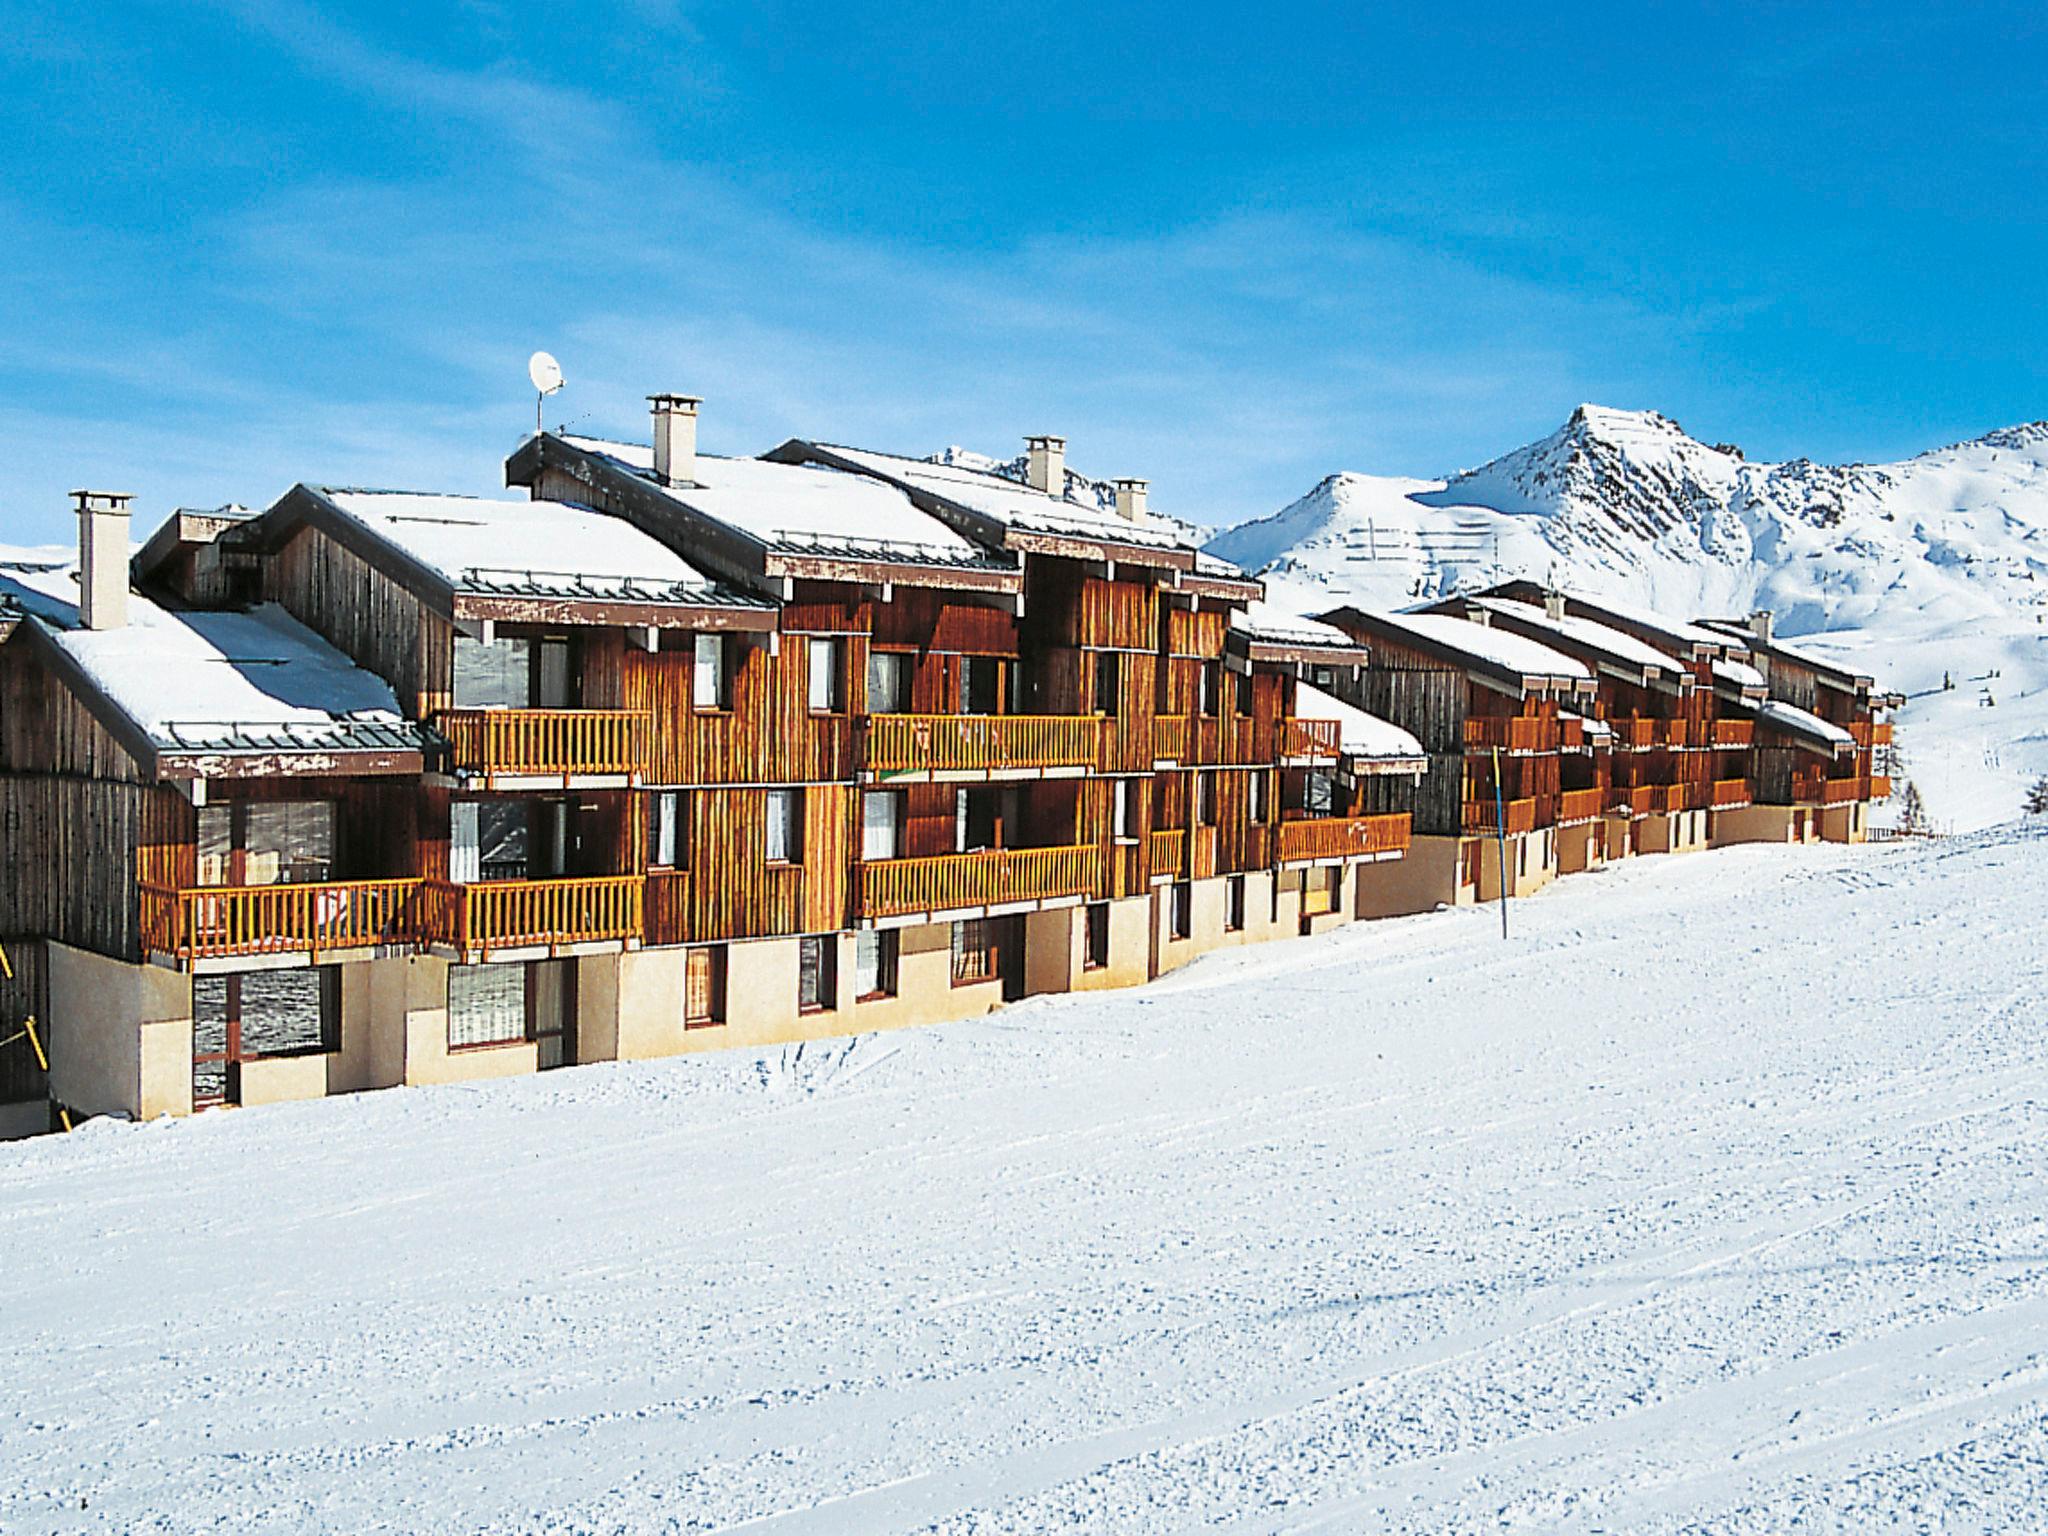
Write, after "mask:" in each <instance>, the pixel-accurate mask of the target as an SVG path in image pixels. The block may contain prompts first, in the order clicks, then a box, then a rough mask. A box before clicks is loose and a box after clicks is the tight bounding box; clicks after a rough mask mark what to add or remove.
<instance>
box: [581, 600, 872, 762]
mask: <svg viewBox="0 0 2048 1536" xmlns="http://www.w3.org/2000/svg"><path fill="white" fill-rule="evenodd" d="M726 644H727V646H728V647H729V648H737V660H738V667H737V670H736V674H735V676H734V678H733V686H732V705H733V707H732V709H731V710H729V711H718V712H711V711H699V710H697V709H696V708H694V706H693V701H692V699H691V693H690V690H691V682H692V671H693V657H692V654H691V652H690V651H689V650H688V649H677V650H674V651H669V650H663V651H658V652H655V653H653V654H649V653H647V652H645V651H637V650H628V651H626V652H625V653H624V656H623V667H624V680H623V688H622V693H623V696H624V697H623V703H624V707H626V708H628V709H633V710H645V711H647V712H648V714H649V715H651V717H652V719H653V722H654V724H653V737H652V747H651V750H650V752H649V754H648V769H647V779H648V782H650V783H656V784H806V783H816V782H818V781H821V780H843V779H851V777H852V774H853V716H852V714H851V713H848V712H842V713H839V714H832V715H813V714H812V713H811V708H810V673H809V670H808V668H809V657H808V652H807V650H806V645H807V642H806V641H805V640H804V639H802V638H801V637H795V638H790V639H786V640H784V641H783V643H782V646H781V654H780V655H778V656H770V655H769V654H768V648H767V647H766V646H765V645H753V644H747V643H744V642H742V641H741V640H740V639H738V638H737V637H731V636H729V637H728V638H727V641H726ZM847 650H848V656H847V662H846V664H847V666H848V668H849V679H850V680H856V679H857V680H858V685H859V687H860V689H861V691H862V693H863V695H864V694H865V690H866V671H867V653H866V649H865V646H864V645H860V646H858V647H856V645H855V644H854V643H853V642H851V641H849V644H848V647H847ZM847 702H848V703H849V704H852V703H853V702H855V701H854V699H853V698H852V697H851V694H850V692H849V697H848V700H847Z"/></svg>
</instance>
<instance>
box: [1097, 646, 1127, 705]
mask: <svg viewBox="0 0 2048 1536" xmlns="http://www.w3.org/2000/svg"><path fill="white" fill-rule="evenodd" d="M1122 682H1123V657H1121V656H1119V655H1117V654H1116V652H1114V651H1097V652H1096V653H1095V712H1096V713H1097V714H1098V715H1114V714H1115V713H1116V712H1117V709H1118V706H1119V705H1120V704H1121V703H1122V694H1123V690H1122Z"/></svg>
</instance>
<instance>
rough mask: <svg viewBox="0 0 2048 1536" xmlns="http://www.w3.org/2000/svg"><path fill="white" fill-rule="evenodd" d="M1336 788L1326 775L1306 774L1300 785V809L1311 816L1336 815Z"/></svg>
mask: <svg viewBox="0 0 2048 1536" xmlns="http://www.w3.org/2000/svg"><path fill="white" fill-rule="evenodd" d="M1336 804H1337V786H1336V783H1335V781H1333V780H1332V779H1331V778H1330V776H1329V775H1328V774H1327V773H1310V774H1307V775H1306V776H1305V777H1304V778H1303V780H1302V785H1301V808H1302V809H1303V810H1304V811H1306V812H1308V814H1309V815H1311V816H1333V815H1335V814H1336V809H1335V808H1336Z"/></svg>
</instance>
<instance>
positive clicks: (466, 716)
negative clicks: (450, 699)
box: [433, 709, 653, 789]
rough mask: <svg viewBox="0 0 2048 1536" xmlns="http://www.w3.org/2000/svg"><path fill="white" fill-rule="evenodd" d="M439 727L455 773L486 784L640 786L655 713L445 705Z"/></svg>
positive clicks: (496, 786)
mask: <svg viewBox="0 0 2048 1536" xmlns="http://www.w3.org/2000/svg"><path fill="white" fill-rule="evenodd" d="M433 724H434V729H435V730H437V731H439V732H440V733H441V735H442V736H443V737H444V738H445V739H446V740H447V742H448V765H449V768H450V770H451V771H452V772H454V773H457V774H461V775H464V776H466V777H469V778H472V779H477V780H481V781H482V787H484V788H488V789H500V788H503V789H532V788H538V787H543V786H553V785H561V786H563V787H568V786H570V785H573V784H575V783H577V782H579V781H591V780H596V781H617V782H620V783H627V784H637V783H639V782H640V781H641V779H642V777H643V776H644V775H645V774H646V771H647V752H648V743H649V738H650V733H651V732H652V730H653V716H651V715H650V714H649V713H648V712H647V711H646V710H644V709H446V710H443V711H441V713H440V714H438V715H436V716H435V717H434V721H433Z"/></svg>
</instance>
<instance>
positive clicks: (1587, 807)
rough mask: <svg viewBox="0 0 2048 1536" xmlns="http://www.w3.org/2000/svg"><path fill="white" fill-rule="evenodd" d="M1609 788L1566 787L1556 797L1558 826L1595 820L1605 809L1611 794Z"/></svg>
mask: <svg viewBox="0 0 2048 1536" xmlns="http://www.w3.org/2000/svg"><path fill="white" fill-rule="evenodd" d="M1612 793H1613V792H1612V791H1611V790H1605V789H1600V788H1597V787H1596V788H1593V789H1568V790H1566V791H1565V792H1564V793H1563V794H1561V795H1559V796H1558V797H1557V820H1558V824H1559V825H1560V826H1570V825H1573V824H1576V823H1578V822H1582V821H1596V820H1598V819H1599V817H1600V816H1601V815H1602V813H1604V812H1605V811H1606V809H1607V802H1608V800H1609V798H1610V797H1611V796H1612Z"/></svg>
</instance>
